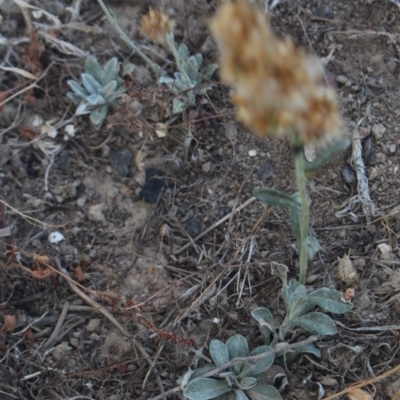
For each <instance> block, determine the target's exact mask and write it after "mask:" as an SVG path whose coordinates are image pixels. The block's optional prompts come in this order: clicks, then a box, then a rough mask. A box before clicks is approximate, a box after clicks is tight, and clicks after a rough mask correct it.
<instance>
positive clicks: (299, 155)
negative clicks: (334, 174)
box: [293, 140, 310, 285]
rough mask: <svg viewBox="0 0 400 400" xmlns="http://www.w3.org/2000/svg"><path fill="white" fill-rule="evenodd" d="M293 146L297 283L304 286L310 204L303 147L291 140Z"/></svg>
mask: <svg viewBox="0 0 400 400" xmlns="http://www.w3.org/2000/svg"><path fill="white" fill-rule="evenodd" d="M293 145H294V148H295V154H294V159H295V169H296V182H297V189H298V191H299V195H300V201H301V209H300V240H301V243H300V275H299V282H300V283H301V284H302V285H304V284H305V282H306V274H307V261H308V257H307V242H306V240H307V237H308V231H309V224H310V204H309V201H308V194H307V188H306V184H307V178H306V174H305V171H304V155H303V150H304V145H303V144H302V143H301V144H300V143H298V141H296V140H293Z"/></svg>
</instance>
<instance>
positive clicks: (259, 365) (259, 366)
mask: <svg viewBox="0 0 400 400" xmlns="http://www.w3.org/2000/svg"><path fill="white" fill-rule="evenodd" d="M272 350H273V349H272V347H269V346H260V347H257V348H256V349H254V350H253V351H252V352H251V354H250V355H251V356H256V355H258V354H263V353H271V352H272ZM274 360H275V354H274V353H271V354H269V355H266V356H265V357H263V358H260V359H258V360H254V361H250V362H249V363H246V364H245V366H244V367H243V371H242V372H241V374H240V376H243V377H244V376H252V377H254V376H256V375H258V374H261V373H262V372H264V371H266V370H267V369H268V368H269V367H270V366H271V365H272V364H273V362H274Z"/></svg>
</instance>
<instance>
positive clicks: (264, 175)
mask: <svg viewBox="0 0 400 400" xmlns="http://www.w3.org/2000/svg"><path fill="white" fill-rule="evenodd" d="M273 175H274V166H273V165H272V164H271V163H269V162H266V163H265V164H264V165H262V166H261V168H260V169H259V170H258V172H257V176H258V177H259V178H260V179H268V178H270V177H271V176H273Z"/></svg>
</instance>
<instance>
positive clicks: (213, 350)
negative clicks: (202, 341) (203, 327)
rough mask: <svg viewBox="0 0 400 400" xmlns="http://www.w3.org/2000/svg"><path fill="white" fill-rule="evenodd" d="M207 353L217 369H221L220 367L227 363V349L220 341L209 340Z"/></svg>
mask: <svg viewBox="0 0 400 400" xmlns="http://www.w3.org/2000/svg"><path fill="white" fill-rule="evenodd" d="M209 351H210V354H211V358H212V359H213V361H214V363H215V365H216V366H217V367H221V366H222V365H224V364H226V363H228V362H229V353H228V348H227V347H226V345H225V344H224V343H222V342H221V341H220V340H216V339H214V340H211V342H210V346H209Z"/></svg>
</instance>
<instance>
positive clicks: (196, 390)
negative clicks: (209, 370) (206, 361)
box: [183, 378, 231, 400]
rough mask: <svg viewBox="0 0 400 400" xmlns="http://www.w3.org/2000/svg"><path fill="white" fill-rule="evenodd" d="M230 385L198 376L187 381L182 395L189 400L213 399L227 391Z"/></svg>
mask: <svg viewBox="0 0 400 400" xmlns="http://www.w3.org/2000/svg"><path fill="white" fill-rule="evenodd" d="M230 390H231V387H230V386H229V385H228V384H227V383H226V382H225V381H218V380H216V379H211V378H199V379H196V380H194V381H191V382H189V384H188V385H187V386H186V388H185V390H184V391H183V395H184V396H186V397H187V398H188V399H191V400H208V399H213V398H214V397H217V396H219V395H221V394H223V393H226V392H229V391H230Z"/></svg>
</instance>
